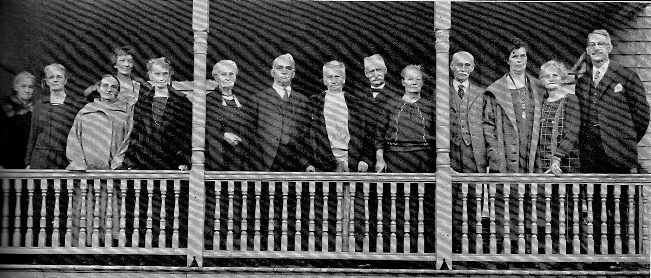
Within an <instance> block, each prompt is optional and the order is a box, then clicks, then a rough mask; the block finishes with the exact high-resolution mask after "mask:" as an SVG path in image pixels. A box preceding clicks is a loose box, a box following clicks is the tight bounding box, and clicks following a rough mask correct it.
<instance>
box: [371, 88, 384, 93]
mask: <svg viewBox="0 0 651 278" xmlns="http://www.w3.org/2000/svg"><path fill="white" fill-rule="evenodd" d="M380 91H382V89H380V88H371V92H373V93H379V92H380Z"/></svg>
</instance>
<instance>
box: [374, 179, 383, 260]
mask: <svg viewBox="0 0 651 278" xmlns="http://www.w3.org/2000/svg"><path fill="white" fill-rule="evenodd" d="M376 191H377V239H376V244H375V252H378V253H382V252H384V241H383V236H382V232H383V227H384V223H383V221H382V193H383V192H384V185H383V184H382V183H378V184H377V188H376Z"/></svg>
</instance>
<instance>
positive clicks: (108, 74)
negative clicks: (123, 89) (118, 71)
mask: <svg viewBox="0 0 651 278" xmlns="http://www.w3.org/2000/svg"><path fill="white" fill-rule="evenodd" d="M107 77H110V78H113V79H115V81H117V82H118V93H119V92H120V79H118V78H117V77H116V76H115V75H112V74H110V73H107V74H104V75H102V78H100V79H99V81H97V85H98V86H99V85H101V83H102V80H104V78H107Z"/></svg>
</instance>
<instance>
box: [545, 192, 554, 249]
mask: <svg viewBox="0 0 651 278" xmlns="http://www.w3.org/2000/svg"><path fill="white" fill-rule="evenodd" d="M551 204H552V185H551V184H549V183H546V184H545V254H552V253H553V250H552V247H553V245H552V205H551Z"/></svg>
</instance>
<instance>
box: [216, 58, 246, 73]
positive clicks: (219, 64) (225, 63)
mask: <svg viewBox="0 0 651 278" xmlns="http://www.w3.org/2000/svg"><path fill="white" fill-rule="evenodd" d="M221 67H231V68H233V69H235V74H238V73H239V72H240V70H239V69H238V68H237V64H236V63H235V62H233V61H231V60H221V61H219V62H217V63H216V64H215V65H214V66H213V67H212V74H213V75H215V74H217V69H219V68H221Z"/></svg>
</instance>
